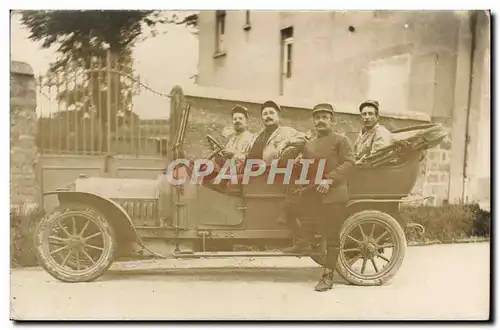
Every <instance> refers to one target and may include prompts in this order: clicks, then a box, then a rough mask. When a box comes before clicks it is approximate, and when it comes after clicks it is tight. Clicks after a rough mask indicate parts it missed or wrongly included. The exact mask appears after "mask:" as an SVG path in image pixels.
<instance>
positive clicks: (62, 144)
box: [36, 51, 169, 208]
mask: <svg viewBox="0 0 500 330" xmlns="http://www.w3.org/2000/svg"><path fill="white" fill-rule="evenodd" d="M130 62H131V61H130V58H129V57H128V58H127V57H126V56H124V58H122V57H116V58H115V57H114V56H113V54H111V52H109V51H108V52H107V54H106V56H104V58H102V57H98V56H89V58H88V59H87V60H86V61H82V63H71V64H70V65H66V66H64V67H59V68H57V69H53V70H51V71H50V72H49V73H48V74H47V75H45V76H42V77H39V78H38V84H37V93H38V98H37V99H38V102H37V112H38V116H39V119H38V120H39V126H38V134H37V146H38V149H39V151H40V157H39V160H38V162H37V166H36V171H37V174H38V178H39V182H40V184H41V188H42V189H41V190H42V192H45V191H50V190H54V189H57V188H60V187H61V186H64V185H66V184H69V183H70V182H72V181H73V180H75V179H77V178H78V177H79V176H80V175H87V176H106V177H123V178H125V177H127V178H151V179H154V178H156V177H157V176H158V174H159V173H160V172H161V171H162V170H163V169H164V168H165V165H166V159H165V158H166V156H167V150H169V148H168V144H169V143H168V142H169V141H168V140H169V139H168V135H169V123H168V119H160V118H156V119H148V118H143V117H142V116H141V110H142V111H143V110H144V109H145V107H148V109H151V108H150V107H156V108H157V109H158V111H159V113H160V116H158V117H164V118H166V117H167V109H168V105H167V103H166V102H168V101H169V95H166V94H162V93H159V92H156V91H154V90H152V89H151V88H149V87H147V86H146V85H145V84H144V83H141V80H140V77H139V76H136V75H134V74H133V72H132V69H131V65H130ZM137 100H139V101H141V102H140V104H139V105H138V104H135V105H134V101H137ZM161 114H163V116H161ZM54 203H55V200H54V201H51V200H50V197H46V198H43V204H44V206H45V207H46V208H50V207H51V206H53V204H54Z"/></svg>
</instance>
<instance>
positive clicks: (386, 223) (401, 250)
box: [310, 210, 407, 286]
mask: <svg viewBox="0 0 500 330" xmlns="http://www.w3.org/2000/svg"><path fill="white" fill-rule="evenodd" d="M370 224H376V225H378V226H379V227H383V228H384V229H385V230H384V232H385V231H387V232H388V233H389V234H390V236H391V239H392V240H393V242H394V253H393V255H392V257H391V258H390V259H389V260H390V261H389V262H388V264H387V265H386V266H384V267H383V269H382V270H381V271H377V272H376V274H374V275H372V276H366V275H364V274H360V273H358V272H356V271H355V270H354V269H353V268H352V265H349V263H348V260H349V259H351V258H353V257H356V255H357V254H359V253H357V252H353V251H345V250H346V249H350V250H352V249H355V248H356V246H357V244H352V243H354V242H346V241H348V240H349V241H351V240H350V239H349V237H348V236H351V237H352V236H356V235H353V230H355V229H356V228H358V227H359V226H360V225H362V226H363V228H369V227H370ZM379 232H380V231H379ZM361 236H362V235H361V232H360V233H359V235H358V237H354V238H355V239H359V238H360V237H361ZM378 236H380V235H374V237H378ZM386 241H387V240H383V242H386ZM349 243H351V244H349ZM386 244H387V243H386ZM381 245H383V244H381ZM406 247H407V243H406V236H405V233H404V230H403V228H402V227H401V225H400V224H399V223H398V222H397V221H396V219H394V218H393V217H392V216H390V215H389V214H387V213H385V212H381V211H378V210H365V211H360V212H357V213H354V214H352V215H351V216H350V217H349V218H348V219H347V220H346V221H345V223H344V225H343V226H342V229H341V233H340V252H339V258H338V260H337V265H336V267H335V269H336V271H337V273H339V275H340V276H341V277H342V278H343V279H344V280H346V281H347V282H349V283H350V284H354V285H359V286H376V285H383V284H385V283H387V282H388V281H389V280H391V279H392V278H393V277H394V276H395V275H396V273H397V272H398V270H399V268H400V267H401V265H402V263H403V260H404V257H405V255H406ZM325 251H326V240H323V241H322V242H321V246H320V247H319V248H318V253H317V254H316V255H311V256H310V257H311V259H312V260H313V261H314V262H316V263H317V264H319V265H320V266H324V259H325V258H324V257H325V253H324V252H325ZM376 251H377V252H379V253H380V252H381V253H383V251H384V249H378V250H377V249H376ZM367 264H368V262H367Z"/></svg>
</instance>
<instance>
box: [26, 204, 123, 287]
mask: <svg viewBox="0 0 500 330" xmlns="http://www.w3.org/2000/svg"><path fill="white" fill-rule="evenodd" d="M34 246H35V253H36V256H37V258H38V261H39V263H40V264H41V266H42V267H43V268H44V269H45V270H46V271H47V272H48V273H49V274H50V275H52V276H53V277H54V278H56V279H58V280H60V281H63V282H90V281H93V280H95V279H96V278H98V277H99V276H101V275H102V274H103V273H104V272H105V271H106V270H108V269H109V267H111V264H112V263H113V260H114V255H115V250H116V240H115V234H114V232H113V228H112V227H111V226H110V225H109V223H108V222H107V221H106V219H105V217H104V215H103V214H102V213H101V212H99V211H98V210H96V209H95V208H93V207H91V206H88V205H82V204H65V205H61V206H59V207H58V208H57V209H56V210H55V211H54V212H52V213H51V214H49V215H47V216H46V217H44V218H43V219H42V221H41V222H40V223H39V224H38V226H37V228H36V232H35V237H34Z"/></svg>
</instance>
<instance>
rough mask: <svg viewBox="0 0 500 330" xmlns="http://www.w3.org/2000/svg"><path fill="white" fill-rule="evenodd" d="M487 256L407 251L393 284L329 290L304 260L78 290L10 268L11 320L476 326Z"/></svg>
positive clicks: (162, 272)
mask: <svg viewBox="0 0 500 330" xmlns="http://www.w3.org/2000/svg"><path fill="white" fill-rule="evenodd" d="M489 258H490V251H489V243H473V244H472V243H471V244H457V245H433V246H423V247H409V248H408V251H407V257H406V259H405V261H404V263H403V266H402V267H401V269H400V271H399V273H398V274H397V275H396V277H395V278H394V279H393V280H392V282H391V283H388V284H386V285H384V286H381V287H356V286H351V285H346V284H345V283H344V282H342V280H340V279H338V281H337V282H338V283H337V286H336V287H334V289H333V290H331V291H329V292H315V291H314V290H313V287H314V285H315V284H316V281H317V279H318V276H319V274H320V273H321V269H320V268H319V267H318V266H317V265H316V264H315V263H314V262H313V261H311V260H310V259H308V258H302V259H297V258H259V259H250V258H244V259H238V260H235V259H217V260H213V259H212V260H206V259H205V260H174V261H168V262H167V261H162V262H161V263H157V262H153V263H142V264H141V265H140V269H139V270H138V269H137V268H138V267H139V266H138V265H137V264H135V263H127V264H122V265H119V266H114V267H113V268H112V270H111V271H110V272H109V273H108V274H107V275H106V276H104V277H102V278H100V279H98V280H97V281H96V282H93V283H76V284H65V283H61V282H58V281H57V280H55V279H53V278H52V277H50V276H49V275H48V274H47V273H45V272H44V271H43V270H41V269H39V268H31V269H23V270H12V272H11V317H12V318H15V319H155V320H174V319H175V320H179V319H180V320H192V319H261V320H262V319H264V320H267V319H302V320H306V319H323V320H324V319H329V320H366V319H369V320H375V319H377V320H378V319H384V320H394V319H406V320H408V319H413V320H418V319H433V320H436V319H437V320H440V319H441V320H442V319H447V320H450V319H451V320H453V319H460V320H462V319H468V320H471V319H475V320H480V319H487V318H488V315H489V281H490V279H489V273H490V265H489ZM157 267H161V269H156V270H155V268H157ZM188 267H196V269H192V268H191V269H188ZM148 269H149V270H148Z"/></svg>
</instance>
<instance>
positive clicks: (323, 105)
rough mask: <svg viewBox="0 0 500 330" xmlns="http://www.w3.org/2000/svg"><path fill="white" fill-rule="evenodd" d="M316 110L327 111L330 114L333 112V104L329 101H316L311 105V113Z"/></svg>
mask: <svg viewBox="0 0 500 330" xmlns="http://www.w3.org/2000/svg"><path fill="white" fill-rule="evenodd" d="M317 112H328V113H330V114H332V115H333V114H335V111H334V110H333V106H332V105H331V104H330V103H318V104H316V105H315V106H314V107H313V111H312V114H313V115H314V114H315V113H317Z"/></svg>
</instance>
